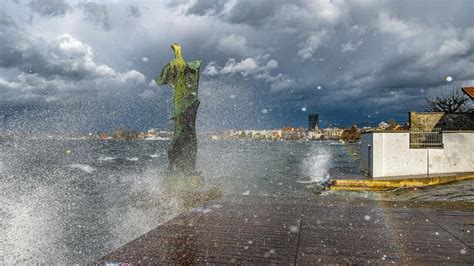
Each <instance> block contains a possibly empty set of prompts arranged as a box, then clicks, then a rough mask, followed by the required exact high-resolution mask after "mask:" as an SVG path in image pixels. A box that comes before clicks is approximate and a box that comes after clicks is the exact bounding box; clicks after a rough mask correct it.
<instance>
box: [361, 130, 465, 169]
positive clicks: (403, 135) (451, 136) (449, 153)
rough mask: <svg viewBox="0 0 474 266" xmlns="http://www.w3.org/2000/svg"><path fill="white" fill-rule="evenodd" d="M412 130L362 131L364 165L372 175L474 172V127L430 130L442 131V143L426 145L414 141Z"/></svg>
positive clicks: (432, 142)
mask: <svg viewBox="0 0 474 266" xmlns="http://www.w3.org/2000/svg"><path fill="white" fill-rule="evenodd" d="M410 134H412V136H411V137H410ZM413 134H416V133H410V132H407V131H406V132H371V133H365V134H362V139H361V161H360V164H361V169H362V170H363V171H365V172H366V173H367V174H368V175H369V176H372V177H373V178H383V177H395V176H407V175H434V174H452V173H463V172H474V131H443V132H441V133H430V134H441V135H440V136H441V137H440V138H436V140H437V141H438V142H440V145H436V143H434V142H437V141H431V145H426V146H423V145H414V143H413V139H416V138H414V136H413ZM410 140H411V141H412V143H411V144H410ZM420 146H421V147H420Z"/></svg>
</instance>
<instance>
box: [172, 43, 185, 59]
mask: <svg viewBox="0 0 474 266" xmlns="http://www.w3.org/2000/svg"><path fill="white" fill-rule="evenodd" d="M171 49H173V51H174V56H175V59H178V60H180V59H183V56H182V54H181V45H179V44H177V43H173V44H172V45H171Z"/></svg>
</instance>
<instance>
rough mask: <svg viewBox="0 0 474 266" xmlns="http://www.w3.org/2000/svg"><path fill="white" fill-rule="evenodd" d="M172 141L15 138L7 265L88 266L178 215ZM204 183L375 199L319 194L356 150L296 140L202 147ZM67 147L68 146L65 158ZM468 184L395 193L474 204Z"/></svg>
mask: <svg viewBox="0 0 474 266" xmlns="http://www.w3.org/2000/svg"><path fill="white" fill-rule="evenodd" d="M168 145H169V142H168V141H91V140H16V141H5V142H2V143H1V147H2V149H1V152H0V159H1V161H2V173H1V174H2V182H1V186H2V188H1V189H2V191H3V192H4V193H2V195H1V196H0V199H1V206H2V208H3V209H2V211H1V213H0V215H1V218H2V221H4V223H3V225H2V226H3V228H2V229H3V232H4V235H2V238H3V239H2V245H3V247H2V248H1V249H0V250H2V252H3V251H4V254H5V256H4V258H5V259H4V261H5V262H6V263H21V264H24V263H38V262H39V263H86V262H90V261H91V260H94V259H96V258H98V257H99V256H100V255H102V254H105V253H107V252H109V251H111V250H113V249H115V248H117V247H119V246H121V245H122V244H124V243H126V242H128V241H130V240H132V239H134V238H135V237H137V236H139V235H141V234H143V233H145V232H147V231H149V230H151V229H153V228H155V227H156V226H158V225H160V224H162V223H163V222H165V221H167V220H169V219H171V218H172V217H175V216H176V215H177V214H179V213H181V212H182V211H183V210H184V209H183V208H182V207H181V202H180V199H179V198H178V197H175V196H173V195H170V194H167V193H166V191H164V189H163V187H162V186H161V180H162V176H163V175H162V173H163V172H164V171H165V168H166V165H167V159H166V158H167V157H166V149H167V147H168ZM199 147H200V148H199V151H198V169H199V170H200V171H202V176H203V177H204V187H206V188H210V187H219V188H220V189H221V190H222V191H223V193H224V195H225V196H229V195H239V196H242V195H249V196H266V195H267V196H277V197H310V198H312V197H320V196H322V197H324V196H325V195H326V194H331V193H339V194H341V195H343V196H344V197H346V198H349V199H350V198H352V197H363V198H366V197H372V196H373V195H374V194H373V193H365V192H363V193H343V192H323V194H322V195H318V194H317V193H315V191H314V189H313V188H308V187H311V186H312V184H310V183H309V182H311V181H312V182H317V181H319V180H321V179H324V178H325V177H327V175H329V176H330V177H331V178H348V177H353V178H363V176H362V174H361V173H360V172H359V170H358V169H359V168H358V165H359V161H358V158H359V150H358V145H356V144H349V145H329V144H326V143H324V142H298V141H288V142H285V141H279V142H272V141H202V142H200V143H199ZM67 150H70V151H71V152H70V154H69V155H68V153H67ZM473 183H474V182H472V181H469V182H464V183H462V184H453V185H449V186H446V187H441V188H427V189H418V190H410V191H406V192H397V193H398V194H400V195H395V194H394V193H392V194H390V195H393V197H400V196H403V197H405V198H406V199H422V200H437V199H440V200H470V201H473V199H474V196H473V195H474V190H473V185H472V184H473Z"/></svg>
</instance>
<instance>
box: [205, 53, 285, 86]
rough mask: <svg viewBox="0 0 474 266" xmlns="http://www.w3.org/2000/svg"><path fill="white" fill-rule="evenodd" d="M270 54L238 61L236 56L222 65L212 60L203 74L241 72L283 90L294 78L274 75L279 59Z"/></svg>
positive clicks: (213, 74) (214, 74) (245, 75)
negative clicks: (272, 57)
mask: <svg viewBox="0 0 474 266" xmlns="http://www.w3.org/2000/svg"><path fill="white" fill-rule="evenodd" d="M268 58H269V55H268V54H266V55H263V56H257V57H256V58H255V59H254V58H250V57H249V58H246V59H243V60H241V61H240V62H237V61H236V60H235V59H234V58H229V59H228V60H227V62H226V64H225V65H224V67H220V66H219V65H218V64H217V63H216V62H215V61H212V62H210V63H209V64H208V65H207V66H206V68H205V69H204V72H203V74H204V75H207V76H216V75H233V74H236V73H237V74H240V75H242V76H243V77H247V76H252V77H253V78H254V79H256V80H263V81H265V82H267V83H269V84H270V89H271V90H275V91H276V90H282V89H286V88H288V87H289V86H290V85H291V84H293V83H294V79H292V78H290V77H288V76H287V75H284V74H282V73H278V74H277V75H272V74H271V71H272V70H274V69H277V68H278V61H277V60H275V59H268Z"/></svg>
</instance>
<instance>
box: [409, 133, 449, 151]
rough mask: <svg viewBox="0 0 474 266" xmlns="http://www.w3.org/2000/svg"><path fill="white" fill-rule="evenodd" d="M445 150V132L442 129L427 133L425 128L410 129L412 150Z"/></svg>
mask: <svg viewBox="0 0 474 266" xmlns="http://www.w3.org/2000/svg"><path fill="white" fill-rule="evenodd" d="M440 148H443V132H442V131H441V128H433V129H432V130H431V131H427V130H426V129H424V128H411V129H410V149H440Z"/></svg>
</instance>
